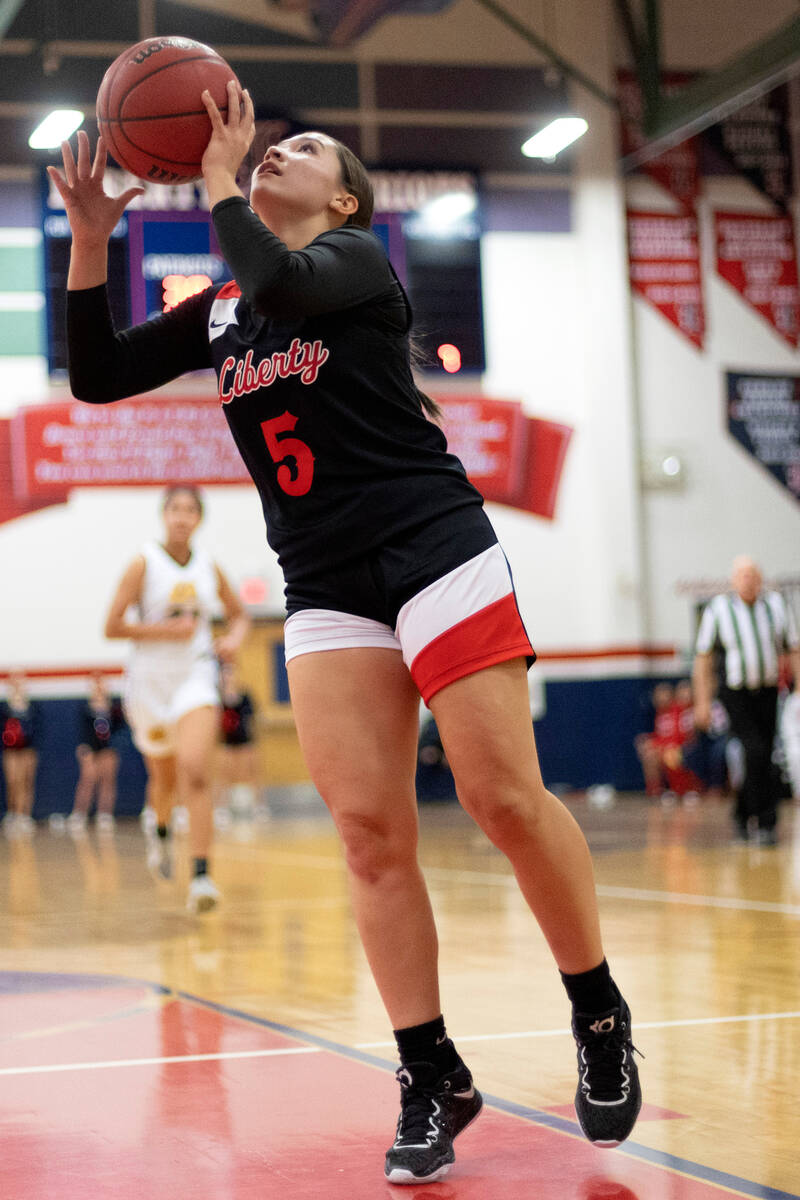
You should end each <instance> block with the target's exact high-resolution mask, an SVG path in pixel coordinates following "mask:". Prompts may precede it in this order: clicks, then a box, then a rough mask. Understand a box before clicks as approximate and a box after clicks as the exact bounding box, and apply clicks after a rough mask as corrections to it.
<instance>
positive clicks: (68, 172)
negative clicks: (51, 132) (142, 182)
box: [47, 129, 144, 243]
mask: <svg viewBox="0 0 800 1200" xmlns="http://www.w3.org/2000/svg"><path fill="white" fill-rule="evenodd" d="M61 158H62V161H63V164H64V170H63V174H62V172H61V171H59V170H58V168H57V167H48V168H47V173H48V175H49V176H50V178H51V180H52V181H53V183H54V185H55V187H56V189H57V191H58V193H59V195H60V196H61V199H62V200H63V202H64V208H65V210H66V213H67V219H68V220H69V224H70V228H71V230H72V237H73V240H76V239H78V240H80V241H81V242H84V243H95V242H99V243H105V242H107V241H108V238H109V237H110V236H111V231H112V229H113V228H114V226H115V225H116V224H117V222H118V221H119V219H120V217H121V216H122V214H123V212H124V211H125V208H126V206H127V205H128V204H129V203H130V202H131V200H132V199H133V198H134V196H141V195H142V193H143V192H144V188H143V187H136V186H134V187H130V188H128V189H127V191H124V192H123V193H122V195H121V196H109V195H108V193H107V192H106V190H105V188H104V186H103V180H104V176H105V169H106V146H105V142H104V141H103V139H102V137H100V138H98V139H97V147H96V149H95V154H94V161H92V157H91V153H90V150H89V138H88V136H87V134H86V132H85V130H83V129H81V130H80V131H79V132H78V158H77V161H76V159H75V156H74V154H73V152H72V147H71V145H70V144H69V142H62V143H61Z"/></svg>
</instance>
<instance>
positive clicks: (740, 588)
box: [693, 555, 800, 846]
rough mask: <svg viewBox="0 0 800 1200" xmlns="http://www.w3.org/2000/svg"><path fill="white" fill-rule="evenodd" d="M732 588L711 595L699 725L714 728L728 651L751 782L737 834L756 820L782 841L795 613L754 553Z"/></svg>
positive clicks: (742, 794)
mask: <svg viewBox="0 0 800 1200" xmlns="http://www.w3.org/2000/svg"><path fill="white" fill-rule="evenodd" d="M731 584H732V591H730V592H725V593H721V594H720V595H718V596H714V597H713V598H712V599H711V600H709V602H708V604H707V605H706V607H705V609H704V611H703V615H702V617H701V619H700V628H699V629H698V632H697V644H696V647H695V660H694V674H693V682H694V703H695V723H696V725H697V727H698V728H699V729H708V727H709V725H710V723H711V700H712V697H713V691H714V670H713V660H712V653H713V651H714V650H715V649H716V648H719V649H721V651H722V655H723V662H724V667H723V673H724V681H723V682H722V686H721V688H720V700H721V701H722V703H723V705H724V707H725V709H726V711H727V713H728V718H729V721H730V732H731V736H732V737H735V738H738V739H739V741H740V743H741V745H742V750H743V752H744V779H743V781H742V783H741V785H740V787H739V789H738V793H737V796H736V805H735V809H734V819H735V822H736V837H737V840H739V841H747V838H748V827H749V825H750V819H751V818H753V819H754V821H753V823H754V824H757V826H758V829H757V837H758V841H759V842H760V844H761V845H764V846H774V845H775V844H776V843H777V840H778V838H777V833H776V830H775V826H776V823H777V819H778V812H777V809H778V801H779V799H780V782H779V777H778V773H777V771H776V770H774V769H773V766H772V747H773V743H774V741H775V721H776V717H777V706H778V679H779V675H780V669H781V656H782V655H783V654H784V653H786V652H788V653H789V654H790V655H791V664H792V674H793V676H794V686H795V690H796V691H800V640H799V639H798V635H797V629H796V627H795V623H794V620H793V619H792V614H791V613H790V612H789V609H788V608H787V606H786V603H785V601H784V599H783V597H782V596H781V595H780V594H779V593H778V592H765V591H763V589H762V585H763V580H762V576H761V571H760V569H759V567H758V566H757V564H756V563H755V562H754V561H753V559H752V558H747V557H745V556H744V555H741V556H740V557H738V558H735V559H734V562H733V570H732V572H731Z"/></svg>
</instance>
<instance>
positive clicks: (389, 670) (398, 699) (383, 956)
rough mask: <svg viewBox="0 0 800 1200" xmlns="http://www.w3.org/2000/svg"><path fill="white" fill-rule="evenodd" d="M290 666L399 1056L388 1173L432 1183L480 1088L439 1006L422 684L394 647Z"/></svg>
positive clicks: (298, 711) (303, 732)
mask: <svg viewBox="0 0 800 1200" xmlns="http://www.w3.org/2000/svg"><path fill="white" fill-rule="evenodd" d="M288 669H289V685H290V690H291V696H292V706H293V712H294V716H295V721H296V723H297V730H298V735H299V737H300V744H301V747H302V749H303V753H304V755H305V758H306V763H307V765H308V768H309V771H310V774H311V778H312V779H313V781H314V783H315V784H316V786H317V788H318V790H319V792H320V794H321V795H322V796H323V798H324V800H325V802H326V804H327V805H328V808H329V809H330V811H331V814H332V816H333V819H334V822H335V823H336V826H337V829H338V831H339V834H340V836H341V839H342V843H343V846H344V852H345V860H346V863H347V870H348V879H349V884H350V894H351V897H352V904H353V912H354V915H355V919H356V923H357V925H358V929H359V933H360V935H361V940H362V943H363V946H364V950H365V953H366V955H367V959H368V961H369V964H370V967H371V970H372V974H373V976H374V979H375V982H376V984H377V987H378V990H379V992H380V994H381V997H382V999H383V1002H384V1004H385V1006H386V1010H387V1012H388V1014H389V1017H390V1019H391V1022H392V1025H393V1027H394V1031H395V1036H396V1039H397V1043H398V1049H399V1052H400V1057H401V1062H402V1067H401V1069H400V1071H398V1080H399V1081H400V1084H401V1095H402V1111H401V1114H400V1118H399V1121H398V1126H397V1131H396V1137H395V1142H394V1144H393V1146H392V1147H391V1148H390V1149H389V1151H388V1153H387V1156H386V1166H385V1172H386V1175H387V1177H388V1178H389V1179H390V1180H391V1181H392V1182H395V1183H415V1182H421V1183H426V1182H433V1180H435V1179H440V1178H441V1177H442V1176H443V1175H444V1174H446V1173H447V1171H448V1170H449V1167H450V1164H451V1163H452V1162H453V1160H454V1157H455V1156H454V1152H453V1146H452V1142H453V1138H454V1137H455V1136H456V1134H458V1133H460V1132H461V1130H462V1129H464V1128H466V1126H467V1125H468V1124H469V1122H470V1121H471V1120H473V1119H474V1118H475V1117H476V1116H477V1115H478V1112H479V1111H480V1107H481V1098H480V1095H479V1093H478V1092H477V1091H476V1090H475V1088H474V1087H473V1085H472V1077H471V1076H470V1074H469V1071H468V1070H467V1068H466V1067H465V1066H464V1065H463V1063H462V1062H461V1059H460V1058H459V1056H458V1054H457V1052H456V1050H455V1047H454V1046H453V1043H452V1042H451V1041H450V1039H449V1038H448V1037H447V1034H446V1030H445V1025H444V1020H443V1018H442V1016H441V1004H440V999H439V982H438V942H437V936H436V928H435V925H434V920H433V913H432V910H431V905H430V900H429V897H428V892H427V889H426V886H425V882H424V879H423V877H422V873H421V871H420V868H419V865H418V862H417V833H418V815H417V802H416V793H415V789H414V777H415V765H416V751H417V737H418V729H419V719H418V714H419V694H418V693H417V691H416V688H415V687H414V684H413V683H412V680H411V678H410V676H409V674H408V671H407V669H406V667H405V666H404V665H403V662H402V658H401V656H400V653H399V651H396V650H389V649H379V648H374V647H366V648H358V649H345V650H335V651H328V652H321V653H309V654H302V655H300V656H299V657H297V658H293V659H292V660H291V661H290V663H289V667H288ZM432 1129H435V1130H436V1135H435V1137H431V1136H430V1135H431V1131H432Z"/></svg>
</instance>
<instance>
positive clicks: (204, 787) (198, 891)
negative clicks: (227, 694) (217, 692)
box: [175, 704, 219, 912]
mask: <svg viewBox="0 0 800 1200" xmlns="http://www.w3.org/2000/svg"><path fill="white" fill-rule="evenodd" d="M218 730H219V710H218V709H217V708H215V707H213V706H212V705H210V704H207V705H203V706H202V707H200V708H194V709H191V710H190V711H189V712H186V713H183V714H182V715H181V716H180V717H179V718H178V721H177V723H176V726H175V745H176V757H177V767H178V793H179V795H180V798H181V802H182V803H183V804H185V805H186V808H187V809H188V811H189V853H190V855H191V858H192V882H191V884H190V887H189V898H188V906H189V908H190V909H191V910H192V911H193V912H205V911H207V910H208V909H210V908H213V907H214V906H215V905H216V904H217V903H218V901H219V890H218V889H217V886H216V884H215V883H214V882H213V880H212V879H211V876H210V873H209V860H210V857H211V845H212V841H213V837H214V804H213V795H212V774H213V762H214V754H215V750H216V745H217V735H218Z"/></svg>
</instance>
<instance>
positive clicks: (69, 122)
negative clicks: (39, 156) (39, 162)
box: [28, 108, 83, 150]
mask: <svg viewBox="0 0 800 1200" xmlns="http://www.w3.org/2000/svg"><path fill="white" fill-rule="evenodd" d="M82 124H83V113H82V112H80V111H79V110H78V109H77V108H56V109H54V110H53V112H51V113H48V114H47V116H46V117H45V119H44V120H43V121H40V123H39V124H38V125H37V126H36V128H35V129H34V131H33V133H32V134H31V136H30V137H29V138H28V145H29V146H30V148H31V150H55V149H56V148H57V147H58V146H60V145H61V143H62V142H63V141H66V139H67V138H68V137H70V135H71V134H73V133H74V132H75V130H76V129H79V128H80V126H81V125H82Z"/></svg>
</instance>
